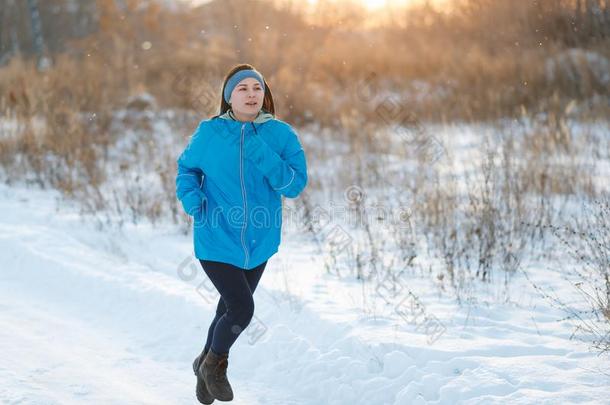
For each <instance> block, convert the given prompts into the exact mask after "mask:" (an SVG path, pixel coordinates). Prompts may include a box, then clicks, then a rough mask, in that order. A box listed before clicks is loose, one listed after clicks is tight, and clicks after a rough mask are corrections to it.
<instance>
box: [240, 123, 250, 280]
mask: <svg viewBox="0 0 610 405" xmlns="http://www.w3.org/2000/svg"><path fill="white" fill-rule="evenodd" d="M245 127H246V124H242V126H241V140H240V145H239V176H240V181H241V194H242V198H243V200H244V224H243V226H242V228H241V245H242V247H243V248H244V253H245V255H246V261H245V262H244V268H248V260H249V254H248V249H247V247H246V243H245V240H244V235H245V234H244V231H245V230H246V226H247V224H248V222H247V219H248V203H247V202H246V197H247V196H246V185H245V182H244V168H243V158H242V153H243V145H244V128H245Z"/></svg>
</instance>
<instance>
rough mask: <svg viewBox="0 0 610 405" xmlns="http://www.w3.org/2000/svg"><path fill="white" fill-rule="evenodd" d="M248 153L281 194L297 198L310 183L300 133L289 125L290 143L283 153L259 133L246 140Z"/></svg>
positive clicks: (247, 156)
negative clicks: (274, 148) (277, 150)
mask: <svg viewBox="0 0 610 405" xmlns="http://www.w3.org/2000/svg"><path fill="white" fill-rule="evenodd" d="M245 150H246V152H245V156H246V158H247V159H249V160H250V161H252V162H253V163H254V164H255V165H256V166H257V167H258V168H259V169H260V171H261V172H262V173H263V174H264V175H265V177H266V178H267V180H268V182H269V184H270V185H271V188H273V189H274V190H275V191H277V192H278V193H280V194H282V195H284V196H286V197H288V198H295V197H297V196H298V195H299V194H300V193H301V191H303V189H304V188H305V186H306V185H307V162H306V160H305V152H304V150H303V148H302V147H301V143H300V142H299V139H298V136H297V134H296V132H295V131H294V129H292V127H290V126H288V142H287V144H286V146H285V147H284V149H283V151H282V153H281V156H280V155H278V154H277V153H275V151H274V150H273V149H271V147H269V145H267V143H266V142H265V141H264V140H263V139H262V138H261V137H260V136H259V135H257V134H252V135H250V136H248V137H247V138H246V141H245Z"/></svg>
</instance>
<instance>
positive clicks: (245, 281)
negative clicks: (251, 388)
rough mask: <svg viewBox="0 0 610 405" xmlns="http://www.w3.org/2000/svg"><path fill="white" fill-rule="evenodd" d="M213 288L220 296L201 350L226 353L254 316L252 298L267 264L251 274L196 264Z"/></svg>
mask: <svg viewBox="0 0 610 405" xmlns="http://www.w3.org/2000/svg"><path fill="white" fill-rule="evenodd" d="M199 262H200V263H201V267H203V270H204V271H205V273H206V274H207V275H208V277H209V278H210V280H211V281H212V284H214V287H216V289H217V290H218V292H219V293H220V299H219V300H218V306H217V307H216V316H215V317H214V319H213V320H212V324H211V325H210V328H209V330H208V339H207V341H206V343H205V350H208V349H210V348H211V349H212V351H213V352H214V353H229V349H230V348H231V346H232V345H233V343H235V341H236V340H237V337H238V336H239V335H240V334H241V332H242V331H243V330H244V329H246V327H247V326H248V324H250V321H251V320H252V316H253V315H254V299H253V297H252V294H253V293H254V290H255V289H256V286H257V285H258V282H259V280H260V279H261V276H262V275H263V271H264V270H265V266H266V265H267V261H265V262H263V263H262V264H260V265H258V266H256V267H255V268H253V269H251V270H244V269H242V268H239V267H237V266H234V265H232V264H228V263H223V262H216V261H212V260H201V259H200V260H199Z"/></svg>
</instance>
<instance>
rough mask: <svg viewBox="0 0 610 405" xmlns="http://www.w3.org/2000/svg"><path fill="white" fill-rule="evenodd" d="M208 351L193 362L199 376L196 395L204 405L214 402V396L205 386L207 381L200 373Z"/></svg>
mask: <svg viewBox="0 0 610 405" xmlns="http://www.w3.org/2000/svg"><path fill="white" fill-rule="evenodd" d="M207 353H208V351H206V350H205V348H204V350H203V351H202V352H201V354H200V355H199V356H197V357H195V361H193V371H194V372H195V375H196V376H197V387H196V388H195V393H196V394H197V400H198V401H199V402H201V403H202V404H211V403H212V402H214V395H212V394H211V393H210V391H208V387H206V385H205V381H203V377H202V376H201V374H200V373H199V366H200V365H201V363H203V360H204V359H205V357H206V355H207Z"/></svg>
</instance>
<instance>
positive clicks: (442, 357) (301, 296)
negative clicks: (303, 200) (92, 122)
mask: <svg viewBox="0 0 610 405" xmlns="http://www.w3.org/2000/svg"><path fill="white" fill-rule="evenodd" d="M58 207H61V208H58ZM0 258H1V259H0V266H1V269H2V270H1V271H0V325H2V327H0V347H2V350H0V400H1V401H2V403H6V404H71V403H89V404H97V403H100V404H193V403H196V399H195V396H194V387H195V376H194V375H193V373H192V369H191V362H192V360H193V358H194V357H195V356H196V355H197V354H198V352H199V351H200V350H201V348H202V346H203V344H204V339H205V336H206V332H207V328H208V324H209V322H210V321H211V319H212V318H213V314H214V309H215V305H216V300H217V297H218V295H217V293H215V291H211V290H210V284H208V283H206V282H205V281H206V278H205V274H204V273H203V271H202V270H201V268H200V267H199V263H198V262H197V261H196V260H195V259H194V257H193V256H192V243H191V236H190V235H189V236H185V235H182V234H180V233H179V231H178V230H177V227H172V226H160V227H156V228H155V227H151V226H147V225H138V226H130V225H126V226H125V227H124V228H123V230H122V231H113V230H109V229H105V230H98V229H96V227H95V226H94V225H93V224H91V223H89V222H87V221H82V220H81V219H80V217H79V215H78V209H77V208H76V206H73V205H72V204H70V203H66V202H65V201H61V200H60V199H59V194H58V193H57V192H55V191H41V190H37V189H27V188H23V187H20V186H13V187H7V186H4V185H2V186H0ZM265 272H266V273H265V274H264V275H263V278H262V280H261V283H260V284H259V287H258V289H257V291H256V293H255V302H256V309H255V318H254V319H253V321H252V323H251V325H250V326H249V327H248V329H246V331H244V333H243V334H242V336H241V337H240V338H239V339H238V341H237V343H236V344H235V345H234V346H233V348H232V351H231V354H230V357H229V368H228V374H229V379H230V381H231V383H232V385H233V389H234V392H235V399H234V401H233V403H235V404H249V405H251V404H282V405H286V404H396V405H404V404H425V403H430V404H454V403H463V404H507V403H511V404H512V403H517V404H567V403H592V404H604V403H609V401H610V376H609V375H610V372H609V369H610V367H609V366H608V361H607V358H604V357H598V356H597V355H596V353H594V352H590V351H589V350H588V345H587V343H586V342H582V341H578V340H574V339H573V340H570V335H571V334H572V332H573V331H574V325H573V324H571V323H569V322H557V320H558V319H560V318H562V317H563V316H564V314H563V313H561V312H560V311H558V310H556V309H554V308H553V307H551V306H550V305H549V304H548V302H546V301H544V300H543V299H542V298H540V297H539V295H538V294H537V293H536V292H535V291H534V289H533V288H532V287H531V286H530V285H529V284H528V283H527V282H526V281H525V280H524V279H523V277H515V278H514V279H513V280H512V282H511V284H510V285H509V289H508V294H507V293H506V292H505V290H504V289H503V288H500V286H498V287H494V286H491V287H489V288H490V289H492V290H493V289H494V288H497V289H498V290H497V294H496V295H497V296H502V299H498V300H489V301H482V300H478V301H477V302H476V305H474V304H475V302H473V303H472V305H464V306H462V307H459V306H458V305H456V303H455V301H454V300H453V299H451V297H449V294H439V291H438V288H437V287H436V286H435V285H434V284H433V283H432V282H431V281H430V279H429V277H423V276H418V275H415V274H414V275H412V276H411V277H410V278H409V279H408V285H407V286H405V288H404V290H403V291H402V292H401V293H400V294H397V295H396V296H388V295H387V294H386V295H381V294H379V296H377V297H375V296H374V294H370V290H371V288H370V287H363V286H362V285H361V284H360V283H358V282H357V281H354V280H348V279H343V280H340V279H338V278H337V277H335V276H331V275H328V274H326V271H325V270H324V268H323V265H322V263H321V259H320V257H319V255H318V253H317V252H316V250H315V246H314V245H313V244H312V243H310V242H308V241H307V239H306V238H305V237H303V236H300V235H292V234H286V235H284V236H283V238H282V246H281V248H280V252H279V253H278V254H277V255H275V256H274V257H272V258H271V259H270V261H269V264H268V266H267V269H266V270H265ZM530 277H531V278H532V279H533V280H535V282H536V283H537V284H539V285H541V286H543V287H545V288H549V289H551V288H553V289H555V291H556V292H559V293H561V294H562V296H563V297H569V294H573V291H572V289H571V288H570V287H569V286H568V285H565V284H564V283H562V281H561V277H559V276H558V275H557V274H554V273H553V272H552V271H551V270H549V269H548V268H547V267H545V266H540V269H539V271H532V272H531V274H530ZM366 288H368V290H366ZM363 291H365V293H364V294H363ZM408 291H412V292H413V293H414V294H415V295H417V297H419V301H418V302H419V303H420V304H421V307H418V308H419V309H421V310H422V311H423V312H425V314H426V315H427V316H426V318H427V319H435V320H436V323H435V324H434V325H430V324H422V322H421V320H420V322H408V321H407V320H405V319H406V318H408V316H412V315H413V313H410V314H407V313H406V312H404V311H406V309H405V308H406V307H405V306H400V305H399V304H400V303H403V304H404V303H405V302H407V303H408V304H409V308H411V309H413V302H412V301H408V300H409V299H411V298H410V297H411V296H409V295H408V294H405V292H408ZM493 293H494V292H493V291H492V293H491V294H488V296H490V295H491V296H493V295H494V294H493ZM371 297H373V298H371ZM388 297H389V298H388ZM474 298H476V295H473V299H474ZM405 299H406V300H407V301H403V300H405ZM400 308H402V310H403V312H401V311H400V310H399V309H400ZM405 315H407V317H405ZM432 332H438V333H436V334H434V335H433V334H432ZM431 336H434V338H433V339H431ZM216 403H220V402H218V401H216Z"/></svg>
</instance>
